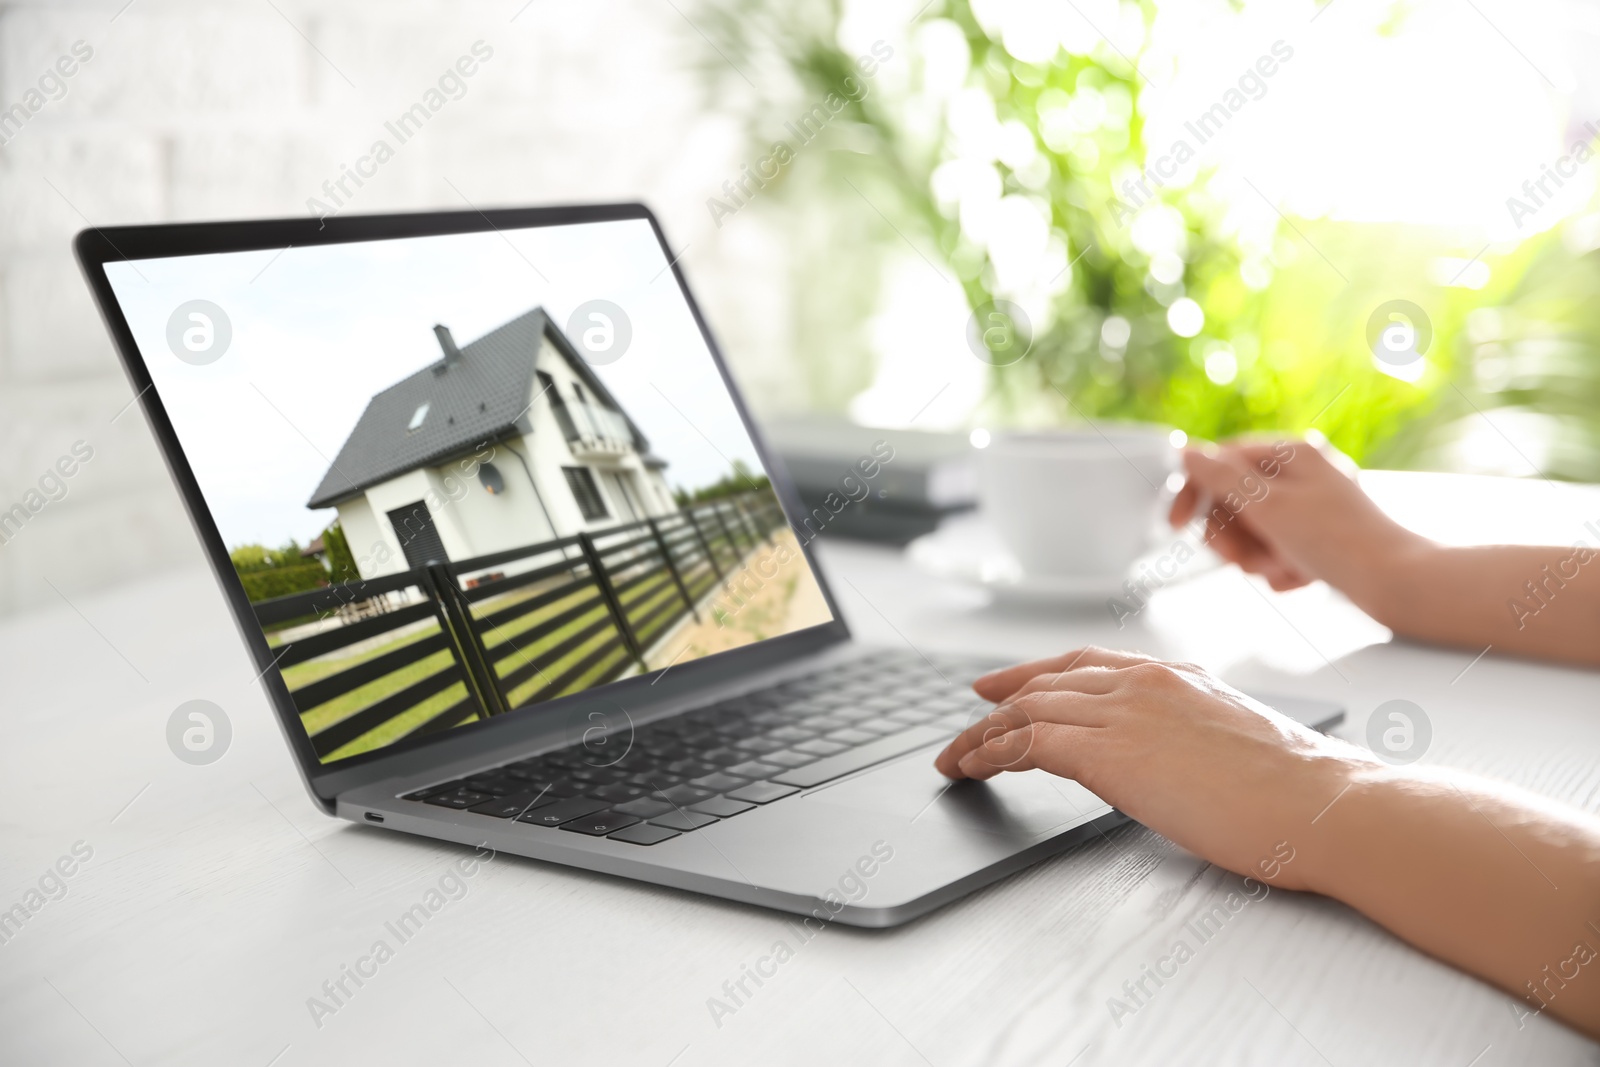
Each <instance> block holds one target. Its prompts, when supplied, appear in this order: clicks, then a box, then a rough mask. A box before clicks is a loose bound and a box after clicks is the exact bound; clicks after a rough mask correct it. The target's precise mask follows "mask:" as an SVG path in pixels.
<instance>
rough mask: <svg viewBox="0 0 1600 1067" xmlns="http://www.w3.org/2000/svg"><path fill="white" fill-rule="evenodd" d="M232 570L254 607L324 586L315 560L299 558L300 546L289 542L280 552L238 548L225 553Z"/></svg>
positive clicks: (325, 580) (324, 578)
mask: <svg viewBox="0 0 1600 1067" xmlns="http://www.w3.org/2000/svg"><path fill="white" fill-rule="evenodd" d="M228 557H229V558H230V559H231V560H232V561H233V569H234V570H235V571H237V572H239V580H240V582H242V583H243V584H244V592H245V596H247V597H249V598H250V601H251V602H252V603H254V602H255V601H258V600H270V599H271V598H273V597H276V596H288V595H289V594H290V593H304V592H307V591H309V590H312V589H320V588H322V587H323V586H325V585H327V584H328V572H327V570H326V568H324V567H323V566H322V564H321V562H319V561H318V560H316V559H308V558H306V557H304V556H302V555H301V552H300V546H299V545H298V544H297V543H295V542H294V541H290V542H289V543H288V544H286V545H284V546H283V547H282V548H267V547H266V546H264V545H240V546H239V547H238V548H235V549H233V550H232V551H231V552H229V553H228Z"/></svg>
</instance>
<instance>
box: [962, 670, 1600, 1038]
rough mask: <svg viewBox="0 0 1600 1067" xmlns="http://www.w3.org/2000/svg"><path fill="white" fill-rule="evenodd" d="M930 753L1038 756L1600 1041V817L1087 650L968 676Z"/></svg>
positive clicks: (1139, 813)
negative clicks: (1394, 762) (979, 712)
mask: <svg viewBox="0 0 1600 1067" xmlns="http://www.w3.org/2000/svg"><path fill="white" fill-rule="evenodd" d="M973 688H975V689H976V690H977V691H978V693H979V695H980V696H983V697H985V698H986V699H989V700H993V701H996V702H997V706H996V707H995V709H994V711H993V712H992V713H991V714H990V715H989V717H988V718H986V719H984V720H983V721H982V722H979V723H977V724H976V725H974V726H972V727H971V728H970V729H968V730H966V731H965V732H963V733H962V734H961V735H960V736H959V737H957V738H956V739H955V740H954V741H952V742H951V743H950V745H949V747H948V748H946V749H945V750H944V751H943V752H941V753H940V754H939V756H938V759H937V761H936V766H937V767H938V768H939V770H940V771H942V772H943V773H945V774H947V775H949V776H950V777H952V778H990V777H993V776H994V775H996V774H999V773H1001V772H1003V771H1023V770H1032V769H1034V768H1040V769H1043V770H1046V771H1049V772H1051V773H1053V774H1059V775H1062V776H1064V777H1068V778H1074V779H1076V780H1077V781H1079V782H1081V783H1083V785H1084V786H1086V787H1087V788H1088V789H1090V790H1092V791H1093V792H1094V793H1096V794H1097V795H1098V796H1099V797H1100V798H1101V799H1102V800H1104V801H1106V802H1107V803H1109V804H1111V805H1112V806H1114V807H1116V808H1118V809H1120V810H1121V811H1123V812H1126V813H1127V814H1128V815H1131V816H1133V817H1134V818H1135V819H1137V820H1139V821H1140V822H1141V823H1144V824H1145V825H1146V826H1148V827H1150V829H1152V830H1154V831H1156V832H1157V833H1159V834H1162V835H1164V836H1165V837H1168V838H1170V839H1171V840H1173V841H1175V842H1177V843H1178V844H1179V845H1182V846H1183V847H1184V848H1186V849H1188V850H1189V851H1190V852H1193V853H1195V854H1196V855H1198V856H1201V857H1202V858H1204V859H1207V860H1210V861H1211V862H1212V863H1215V864H1217V865H1218V866H1219V867H1225V868H1227V869H1228V870H1230V871H1233V872H1235V873H1237V874H1242V875H1246V876H1253V877H1255V878H1258V879H1262V880H1265V881H1270V882H1271V883H1272V884H1273V885H1275V886H1279V887H1282V888H1285V889H1310V890H1315V891H1316V892H1319V893H1325V894H1327V895H1328V896H1331V897H1334V898H1336V899H1338V900H1342V901H1344V902H1345V903H1346V904H1349V905H1350V906H1351V907H1353V908H1355V909H1357V910H1358V911H1360V912H1362V913H1363V914H1365V915H1366V916H1367V917H1368V918H1370V919H1372V920H1374V921H1375V922H1377V923H1380V924H1381V925H1383V926H1385V927H1387V928H1388V929H1390V930H1392V931H1393V932H1394V933H1395V934H1397V935H1398V936H1399V937H1401V938H1402V939H1404V940H1406V941H1408V942H1410V943H1411V944H1413V945H1415V946H1416V947H1418V948H1420V949H1422V950H1423V951H1424V952H1429V953H1432V954H1433V955H1435V956H1438V957H1439V958H1440V959H1443V960H1445V961H1447V962H1449V963H1453V964H1455V965H1456V966H1458V967H1460V968H1462V969H1463V970H1466V971H1468V972H1470V973H1472V974H1476V975H1479V976H1480V977H1483V978H1485V979H1487V980H1489V981H1491V982H1493V983H1495V984H1496V985H1498V986H1499V987H1500V988H1502V989H1504V990H1506V991H1507V992H1509V993H1511V994H1512V995H1513V996H1515V997H1517V998H1519V1000H1517V1001H1514V1002H1513V1005H1512V1006H1513V1008H1514V1009H1515V1011H1516V1013H1517V1021H1518V1025H1519V1027H1520V1026H1521V1025H1523V1020H1524V1019H1526V1018H1527V1017H1529V1016H1533V1015H1538V1014H1542V1013H1544V1012H1549V1013H1550V1014H1552V1015H1554V1016H1556V1017H1558V1018H1561V1019H1564V1020H1566V1021H1567V1022H1569V1023H1571V1024H1572V1025H1573V1026H1575V1027H1577V1028H1578V1029H1580V1030H1582V1031H1583V1032H1584V1033H1586V1034H1589V1035H1590V1036H1591V1037H1600V962H1595V961H1596V960H1597V958H1600V957H1597V956H1596V954H1595V952H1594V949H1593V946H1594V945H1595V944H1596V943H1600V925H1597V924H1596V919H1595V917H1594V915H1593V912H1592V910H1591V909H1592V908H1593V906H1594V901H1596V900H1600V819H1596V818H1595V817H1594V816H1591V815H1588V814H1586V813H1584V812H1581V811H1578V810H1577V809H1573V808H1563V807H1562V806H1560V805H1557V804H1553V803H1551V802H1550V801H1548V800H1546V799H1544V798H1542V797H1536V796H1531V795H1529V794H1526V793H1523V792H1521V791H1519V790H1517V789H1514V788H1512V787H1510V786H1507V785H1504V784H1501V783H1497V782H1491V781H1486V780H1484V779H1481V778H1474V777H1472V776H1471V775H1466V774H1462V773H1460V772H1455V771H1449V770H1446V769H1443V768H1439V767H1422V766H1413V767H1406V768H1400V767H1389V766H1387V765H1385V764H1381V763H1379V762H1378V761H1377V760H1376V759H1374V758H1373V757H1372V756H1371V754H1369V753H1367V752H1366V751H1365V750H1363V749H1359V748H1356V747H1354V746H1352V745H1349V744H1346V743H1345V742H1343V741H1339V740H1337V739H1335V738H1331V737H1325V736H1323V735H1321V734H1318V733H1316V732H1315V731H1312V730H1309V729H1306V728H1305V727H1303V726H1301V725H1299V724H1298V723H1295V722H1293V721H1292V720H1290V719H1287V718H1285V717H1284V716H1282V715H1280V714H1278V713H1277V712H1275V711H1273V710H1272V709H1271V708H1268V707H1265V706H1264V705H1262V704H1260V703H1258V702H1256V701H1254V700H1251V699H1250V698H1249V697H1247V696H1245V695H1244V694H1242V693H1239V692H1237V691H1236V690H1233V689H1230V688H1229V687H1228V686H1226V685H1224V684H1223V683H1221V682H1219V681H1217V680H1216V679H1215V678H1213V677H1211V676H1210V675H1209V674H1207V673H1206V672H1205V671H1203V670H1201V669H1200V668H1199V667H1195V666H1192V665H1190V664H1184V663H1160V662H1157V661H1155V660H1152V659H1149V658H1147V657H1144V656H1138V655H1131V654H1128V653H1123V652H1108V651H1106V650H1105V649H1100V648H1086V649H1083V650H1082V651H1080V652H1072V653H1068V654H1067V655H1065V656H1059V657H1057V658H1055V659H1049V660H1038V661H1036V662H1033V663H1024V664H1021V665H1019V666H1016V667H1010V668H1007V669H1006V670H1003V671H996V672H995V673H993V674H988V675H985V676H984V677H982V678H980V679H979V680H978V682H977V683H976V685H975V686H974V687H973Z"/></svg>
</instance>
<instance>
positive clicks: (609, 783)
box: [404, 652, 993, 845]
mask: <svg viewBox="0 0 1600 1067" xmlns="http://www.w3.org/2000/svg"><path fill="white" fill-rule="evenodd" d="M991 666H993V664H991V663H988V662H986V661H979V660H975V659H969V658H966V657H950V656H941V657H934V658H933V659H932V660H931V662H930V661H929V660H925V659H923V658H922V657H921V656H920V655H917V654H915V653H909V652H908V653H900V652H878V653H873V654H870V655H866V656H862V657H860V658H858V659H855V660H852V661H849V662H847V663H845V664H843V665H840V666H836V667H830V668H829V669H828V670H827V671H826V672H821V673H818V674H814V675H808V676H803V677H800V678H796V679H791V680H789V681H785V682H781V683H779V684H777V685H773V686H770V687H767V688H764V689H757V690H753V691H751V692H748V693H744V694H741V695H739V696H736V697H730V698H728V699H726V700H721V701H718V702H717V703H715V704H712V705H709V706H708V707H705V708H701V709H697V710H695V711H689V712H685V713H683V714H680V715H674V716H671V717H669V718H666V719H662V720H659V721H657V722H652V723H650V724H648V725H646V726H642V727H640V728H638V729H637V730H636V731H634V732H633V736H632V743H631V744H627V740H628V739H627V735H626V734H623V735H620V736H619V735H616V734H613V735H611V736H610V737H608V738H607V739H606V743H605V744H604V745H595V746H594V747H593V748H588V747H585V746H584V745H583V744H577V745H572V746H569V747H567V748H563V749H558V750H556V751H554V752H547V753H545V754H543V755H540V756H534V757H532V758H530V759H524V760H518V761H517V762H515V763H508V764H505V765H503V766H500V767H495V768H492V769H490V770H486V771H480V772H478V773H476V774H470V775H467V776H466V777H464V778H459V779H456V780H454V781H450V782H443V783H440V784H438V785H434V786H430V787H429V788H427V789H422V790H418V791H417V792H414V793H409V794H407V795H406V796H405V797H404V799H406V800H412V801H417V802H419V803H424V804H433V805H438V806H440V807H446V808H455V809H457V810H461V811H467V812H472V813H474V814H477V815H484V816H488V817H490V818H495V819H508V820H515V821H516V822H519V823H525V824H528V825H530V826H537V827H545V828H549V829H560V830H565V831H569V832H572V833H579V834H588V835H590V836H593V837H608V838H610V839H611V840H613V841H623V842H626V843H628V844H632V845H654V844H658V843H660V842H662V841H667V840H670V839H671V838H674V837H677V836H679V835H681V834H686V833H691V832H693V831H695V830H698V829H701V828H702V827H705V826H710V825H711V824H712V823H715V822H718V821H719V820H722V819H731V818H735V817H737V816H739V815H742V814H744V813H745V812H747V811H751V810H753V809H755V808H756V807H758V806H759V805H763V804H772V803H775V802H777V801H781V800H783V799H784V798H785V797H790V796H793V795H795V794H796V793H799V792H800V791H801V790H803V789H809V788H811V787H813V786H818V785H822V784H823V783H824V782H829V781H832V780H833V779H835V778H840V777H843V776H844V775H846V774H850V773H852V772H853V771H857V770H861V769H862V768H864V767H870V766H872V765H873V764H876V763H881V762H883V761H884V760H887V759H892V758H894V757H895V756H899V755H903V754H904V753H906V752H910V751H912V750H913V749H917V748H921V747H922V746H924V745H928V744H931V743H932V742H934V741H938V740H941V739H944V738H947V737H949V736H950V735H952V734H953V733H954V732H955V731H956V730H959V729H961V728H962V727H964V726H965V725H967V723H968V721H969V720H971V719H972V718H973V716H974V715H975V714H976V713H978V712H979V709H987V707H988V705H987V704H985V703H983V702H982V701H980V700H979V699H978V698H977V697H975V696H974V695H973V694H972V691H971V689H970V688H969V685H970V683H971V682H972V680H973V679H974V678H976V677H977V676H978V675H980V674H982V673H983V672H984V671H985V670H987V669H989V668H990V667H991ZM619 740H620V741H623V742H624V746H625V751H624V753H623V755H622V756H621V757H620V758H617V757H615V756H613V755H611V753H614V752H615V751H616V745H615V742H617V741H619Z"/></svg>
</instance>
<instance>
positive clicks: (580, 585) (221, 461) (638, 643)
mask: <svg viewBox="0 0 1600 1067" xmlns="http://www.w3.org/2000/svg"><path fill="white" fill-rule="evenodd" d="M104 269H105V272H106V275H107V278H108V280H109V282H110V285H111V288H112V290H113V291H114V293H115V295H116V299H117V301H118V303H119V305H120V307H121V309H122V311H123V313H124V315H125V317H126V319H127V321H128V323H129V325H130V327H131V329H132V333H133V336H134V339H135V341H136V342H137V344H138V347H139V350H140V352H141V353H142V355H143V358H144V362H145V364H146V365H147V366H148V368H149V372H150V376H151V378H152V380H153V383H154V389H155V390H156V392H157V394H158V395H159V397H160V399H161V401H162V404H163V405H164V407H165V409H166V411H167V413H168V415H169V417H170V419H171V423H172V426H173V429H174V431H175V433H176V435H177V438H178V440H179V443H180V444H181V445H182V448H183V451H184V453H185V455H186V457H187V459H188V462H189V464H190V465H191V467H192V469H193V472H194V476H195V478H196V480H197V481H198V483H199V486H200V490H201V494H202V496H203V497H204V502H205V504H206V506H207V507H208V508H209V510H210V512H211V515H212V517H213V519H214V521H215V523H216V526H217V528H218V529H219V530H220V532H221V534H222V537H223V539H224V541H225V543H226V545H227V547H228V549H229V553H230V557H231V559H232V563H233V567H234V569H235V570H236V571H237V573H238V578H239V581H240V583H241V584H242V585H243V587H244V591H245V594H246V596H247V597H248V599H249V601H250V604H251V607H252V610H253V612H254V615H255V619H256V622H257V623H258V624H259V625H260V626H261V628H262V630H263V632H264V634H265V636H266V639H267V642H268V645H269V647H270V649H271V651H272V653H273V656H274V659H275V663H276V665H277V668H278V669H279V670H281V672H282V675H283V678H284V681H285V683H286V684H287V687H288V689H289V690H290V692H291V694H292V696H293V699H294V703H295V707H296V710H297V711H298V713H299V718H300V722H301V725H302V726H303V727H304V729H305V731H306V733H307V735H308V737H309V739H310V742H311V745H312V747H313V749H314V751H315V752H316V754H317V756H318V758H319V759H321V760H322V761H323V762H324V763H330V762H334V761H338V760H343V759H347V758H349V757H352V756H358V755H362V754H365V753H371V752H374V751H376V750H379V749H381V748H383V747H385V746H388V745H392V744H395V743H397V742H402V741H407V740H412V739H416V738H419V737H425V736H427V735H431V734H436V733H438V732H440V731H446V730H452V729H458V728H464V727H470V726H471V725H472V724H474V723H479V722H482V721H484V720H485V719H487V718H490V717H493V716H497V715H503V714H518V713H523V712H525V711H526V710H527V709H532V708H537V707H539V706H540V705H541V704H543V703H545V702H547V701H550V700H553V699H556V698H559V697H563V696H568V695H571V694H574V693H578V692H580V691H585V690H592V689H594V688H596V687H600V686H605V685H607V684H610V683H613V682H616V681H618V680H620V679H625V678H627V677H630V676H633V675H638V674H641V673H646V672H651V671H660V670H665V669H669V668H670V667H672V666H674V665H676V664H679V663H683V662H685V661H687V660H691V659H694V658H697V657H703V656H708V655H712V654H715V653H718V652H723V651H727V650H730V649H734V648H737V647H740V646H745V645H750V644H753V643H755V642H758V641H762V640H765V639H769V638H773V637H777V636H779V635H782V634H787V633H792V632H795V631H799V630H803V629H807V628H810V627H813V626H818V625H821V624H824V623H828V622H830V621H832V618H833V616H832V613H831V611H830V609H829V607H828V602H827V600H826V599H825V597H824V595H823V593H822V590H821V588H820V587H819V584H818V582H817V580H816V578H815V576H814V575H813V574H812V571H811V569H810V566H809V564H808V563H807V560H806V557H805V555H804V553H803V552H801V551H800V546H799V544H798V541H797V539H796V535H795V533H794V531H793V530H791V528H790V526H789V523H788V522H787V520H786V518H785V516H784V513H783V511H782V508H781V506H780V504H779V502H778V499H777V497H776V496H775V495H774V493H773V490H772V486H771V484H770V482H769V480H768V475H767V472H766V470H765V469H764V468H763V466H762V464H761V461H760V459H759V457H758V455H757V452H756V449H755V447H754V445H753V444H752V442H751V439H750V436H749V434H748V433H747V432H746V429H745V426H744V423H743V421H742V419H741V417H740V414H739V410H738V408H737V406H736V405H735V403H734V400H733V397H732V396H731V395H730V393H729V391H728V388H727V387H726V385H725V384H724V381H723V378H722V376H721V373H720V372H719V369H718V367H717V364H716V362H715V360H714V359H713V357H712V354H711V352H710V350H709V348H708V346H707V343H706V341H705V338H704V336H703V335H702V333H701V331H700V329H699V327H698V325H697V324H696V321H695V318H694V315H693V313H692V311H691V309H690V306H689V304H688V302H687V300H686V299H685V296H684V294H683V292H682V290H681V289H680V288H679V285H678V282H677V279H676V277H675V276H674V274H673V272H672V271H671V269H670V264H669V258H668V253H667V252H666V250H665V249H664V248H663V247H662V245H661V243H660V241H659V240H658V239H657V237H656V234H655V231H654V230H653V229H652V227H651V225H650V224H649V222H648V221H646V220H644V219H621V220H612V221H603V222H587V223H581V224H573V225H559V226H541V227H534V228H524V229H515V230H504V231H502V230H489V231H485V232H480V233H461V234H447V235H438V236H426V237H409V238H396V239H389V240H381V241H377V240H374V241H361V242H353V243H345V244H323V245H316V246H311V247H304V248H295V247H288V248H282V249H268V250H260V251H249V252H228V253H215V254H205V255H188V256H178V257H172V258H162V259H138V260H134V261H112V262H108V263H106V264H105V268H104ZM883 459H884V457H870V456H869V457H863V474H865V472H866V470H867V469H869V468H870V466H872V465H876V464H877V463H878V462H881V461H882V460H883ZM802 528H803V527H802Z"/></svg>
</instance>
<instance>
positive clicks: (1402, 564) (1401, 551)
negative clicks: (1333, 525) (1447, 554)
mask: <svg viewBox="0 0 1600 1067" xmlns="http://www.w3.org/2000/svg"><path fill="white" fill-rule="evenodd" d="M1384 522H1385V523H1386V524H1387V528H1383V529H1379V530H1376V531H1374V533H1373V535H1372V536H1371V537H1368V538H1363V539H1362V540H1361V542H1360V543H1359V547H1358V548H1357V549H1356V550H1355V551H1352V552H1350V553H1349V560H1350V565H1349V567H1348V570H1347V572H1346V573H1345V574H1343V575H1340V576H1339V577H1337V578H1335V579H1334V580H1333V581H1332V582H1331V583H1330V584H1332V585H1333V586H1334V587H1335V588H1337V589H1338V590H1339V591H1340V592H1342V593H1343V594H1344V595H1345V596H1347V597H1349V598H1350V600H1351V602H1352V603H1354V604H1355V605H1356V607H1358V608H1360V609H1361V610H1362V611H1364V612H1366V613H1367V614H1368V615H1371V616H1372V617H1373V618H1374V619H1376V620H1377V621H1378V622H1380V623H1382V624H1383V625H1385V626H1387V627H1389V628H1390V629H1392V630H1400V629H1403V628H1404V627H1403V625H1402V621H1403V619H1404V618H1405V613H1406V611H1407V608H1408V607H1409V606H1410V605H1414V604H1416V603H1417V602H1418V597H1419V596H1421V597H1423V598H1424V599H1425V598H1426V590H1427V588H1428V586H1429V584H1430V580H1431V579H1430V577H1429V575H1430V573H1431V571H1432V569H1433V567H1434V564H1435V563H1436V561H1437V560H1438V558H1439V551H1440V546H1439V545H1437V544H1436V543H1434V542H1433V541H1430V540H1428V539H1427V538H1426V537H1423V536H1421V535H1420V534H1415V533H1412V532H1411V531H1410V530H1408V529H1406V528H1405V527H1403V526H1401V525H1399V524H1398V523H1395V522H1393V521H1391V520H1389V519H1388V518H1387V517H1385V518H1384Z"/></svg>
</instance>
